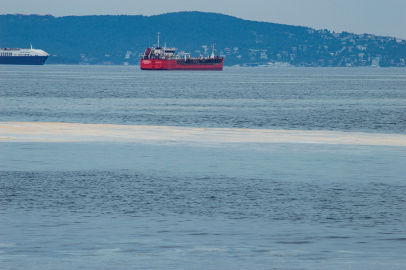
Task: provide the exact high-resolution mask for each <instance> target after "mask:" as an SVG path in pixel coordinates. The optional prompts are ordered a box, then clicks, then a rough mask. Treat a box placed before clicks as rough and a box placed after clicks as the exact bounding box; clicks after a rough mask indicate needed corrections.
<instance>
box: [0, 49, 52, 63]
mask: <svg viewBox="0 0 406 270" xmlns="http://www.w3.org/2000/svg"><path fill="white" fill-rule="evenodd" d="M48 56H49V54H48V53H46V52H44V51H43V50H38V49H33V48H32V45H31V49H21V48H0V64H3V65H7V64H8V65H43V64H44V63H45V61H46V60H47V59H48Z"/></svg>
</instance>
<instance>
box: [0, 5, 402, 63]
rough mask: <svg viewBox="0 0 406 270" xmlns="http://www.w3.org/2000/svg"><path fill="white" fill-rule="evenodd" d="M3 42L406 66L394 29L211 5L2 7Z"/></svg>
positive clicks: (59, 56)
mask: <svg viewBox="0 0 406 270" xmlns="http://www.w3.org/2000/svg"><path fill="white" fill-rule="evenodd" d="M0 25H1V26H2V27H0V46H1V47H29V46H30V43H31V44H33V46H34V48H40V49H43V50H45V51H46V52H48V53H49V54H50V55H51V56H50V58H49V59H48V61H47V64H52V63H68V64H72V63H81V64H130V65H137V64H138V63H139V58H140V57H139V56H140V54H141V53H143V52H144V50H145V49H146V48H147V47H148V46H153V45H154V44H156V33H157V32H160V33H161V34H160V36H161V39H160V41H161V44H162V45H163V44H164V43H166V44H167V46H168V47H176V48H177V49H178V51H181V50H183V51H186V52H191V53H192V56H193V55H194V56H197V55H200V54H205V53H207V54H210V53H211V50H210V47H211V46H212V44H215V48H216V54H221V55H224V56H225V57H226V61H225V65H236V64H238V65H243V64H246V65H256V64H267V63H275V62H287V63H290V64H291V65H298V66H370V65H373V64H376V63H378V64H379V65H380V66H405V59H406V42H405V41H403V40H396V39H395V38H391V37H378V36H375V35H369V34H362V35H356V34H351V33H345V32H344V33H332V32H330V31H328V30H317V31H316V30H314V29H311V28H307V27H300V26H290V25H282V24H274V23H266V22H255V21H248V20H243V19H238V18H236V17H232V16H227V15H222V14H216V13H204V12H179V13H167V14H162V15H157V16H150V17H147V16H141V15H140V16H126V15H120V16H68V17H53V16H51V15H46V16H40V15H21V14H15V15H0Z"/></svg>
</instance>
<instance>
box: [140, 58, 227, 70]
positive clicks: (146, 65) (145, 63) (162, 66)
mask: <svg viewBox="0 0 406 270" xmlns="http://www.w3.org/2000/svg"><path fill="white" fill-rule="evenodd" d="M223 62H224V59H222V60H221V62H220V63H210V64H180V63H178V61H177V60H175V59H171V60H166V59H155V60H154V59H141V69H142V70H223Z"/></svg>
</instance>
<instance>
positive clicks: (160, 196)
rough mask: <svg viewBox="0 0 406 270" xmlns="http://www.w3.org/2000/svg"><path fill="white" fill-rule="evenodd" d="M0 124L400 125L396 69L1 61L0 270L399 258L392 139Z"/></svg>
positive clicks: (392, 264) (402, 193) (404, 222)
mask: <svg viewBox="0 0 406 270" xmlns="http://www.w3.org/2000/svg"><path fill="white" fill-rule="evenodd" d="M1 122H38V123H42V122H64V123H84V124H106V125H105V126H106V127H107V126H108V125H107V124H114V125H131V126H138V125H143V126H167V127H168V128H169V129H170V127H191V128H192V127H193V128H196V127H197V128H232V129H236V130H237V131H235V130H234V131H233V132H236V133H238V130H248V129H249V130H255V129H269V130H281V131H286V130H313V131H329V132H331V131H332V132H343V131H344V132H348V133H351V134H352V135H351V136H353V138H355V139H356V132H360V133H359V134H361V133H362V134H365V133H367V134H395V135H402V136H403V135H406V69H367V68H365V69H361V68H346V69H340V68H331V69H330V68H314V69H313V68H306V69H301V68H225V69H224V71H223V72H179V71H173V72H172V71H168V72H148V71H141V70H139V68H138V67H123V66H51V65H45V66H36V67H30V66H4V65H3V66H0V268H1V269H78V268H82V269H295V270H296V269H297V270H298V269H361V270H362V269H404V267H405V265H406V257H405V254H406V148H405V147H404V146H385V145H363V144H356V143H355V144H352V145H344V144H342V145H341V144H326V143H323V140H322V139H323V138H322V136H323V135H321V137H320V140H319V141H318V140H315V141H314V142H313V143H300V142H296V143H294V142H290V143H255V142H246V143H244V142H240V143H220V144H219V143H218V144H213V145H209V144H199V143H193V142H190V141H189V142H187V141H185V142H170V141H166V142H156V141H152V140H151V141H148V140H144V141H143V142H128V141H116V142H103V141H96V140H95V141H86V142H80V141H78V142H67V141H61V142H47V138H46V137H45V138H40V139H38V140H37V141H32V140H31V141H29V140H27V141H24V140H22V141H18V142H17V141H14V142H13V141H8V140H6V139H5V138H7V137H8V136H9V135H8V134H5V132H2V130H1ZM79 131H80V130H79ZM20 132H21V133H24V134H29V133H30V132H32V131H30V130H23V131H20ZM196 132H197V133H196V134H195V136H196V137H198V136H199V133H198V131H196ZM354 134H355V135H354ZM162 135H163V136H165V134H162ZM281 136H283V132H282V133H281ZM354 136H355V137H354Z"/></svg>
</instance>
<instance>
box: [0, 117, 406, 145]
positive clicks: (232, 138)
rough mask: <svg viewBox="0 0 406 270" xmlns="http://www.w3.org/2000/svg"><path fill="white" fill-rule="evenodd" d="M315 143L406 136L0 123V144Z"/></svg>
mask: <svg viewBox="0 0 406 270" xmlns="http://www.w3.org/2000/svg"><path fill="white" fill-rule="evenodd" d="M1 141H3V142H4V141H8V142H149V143H151V142H166V143H188V144H224V143H316V144H345V145H385V146H406V135H403V134H382V133H362V132H339V131H304V130H270V129H231V128H191V127H170V126H135V125H106V124H76V123H32V122H0V142H1Z"/></svg>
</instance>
